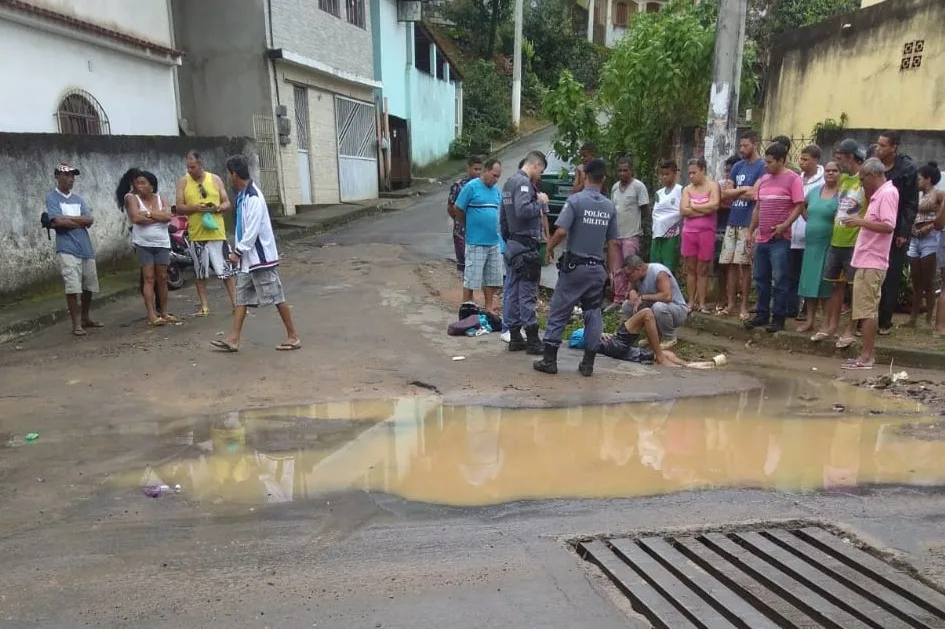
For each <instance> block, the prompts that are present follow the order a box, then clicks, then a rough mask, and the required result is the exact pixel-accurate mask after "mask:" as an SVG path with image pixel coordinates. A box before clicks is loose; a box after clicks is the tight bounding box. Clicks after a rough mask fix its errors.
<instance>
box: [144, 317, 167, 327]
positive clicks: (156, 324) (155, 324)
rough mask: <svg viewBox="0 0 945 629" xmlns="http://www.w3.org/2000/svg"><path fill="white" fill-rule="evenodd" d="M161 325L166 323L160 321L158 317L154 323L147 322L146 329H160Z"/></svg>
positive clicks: (162, 320)
mask: <svg viewBox="0 0 945 629" xmlns="http://www.w3.org/2000/svg"><path fill="white" fill-rule="evenodd" d="M162 325H167V321H165V320H164V319H162V318H161V317H158V318H157V319H155V320H154V321H148V327H149V328H159V327H161V326H162Z"/></svg>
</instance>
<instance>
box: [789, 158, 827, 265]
mask: <svg viewBox="0 0 945 629" xmlns="http://www.w3.org/2000/svg"><path fill="white" fill-rule="evenodd" d="M801 181H803V182H804V198H805V199H806V198H807V193H808V192H810V191H811V190H813V189H814V188H818V187H820V186H822V185H824V167H823V166H819V165H818V166H817V173H816V174H815V175H814V176H813V177H811V178H810V179H808V178H807V176H806V175H804V174H801ZM806 247H807V221H805V220H804V217H803V216H798V217H797V220H796V221H794V224H793V225H791V249H804V248H806Z"/></svg>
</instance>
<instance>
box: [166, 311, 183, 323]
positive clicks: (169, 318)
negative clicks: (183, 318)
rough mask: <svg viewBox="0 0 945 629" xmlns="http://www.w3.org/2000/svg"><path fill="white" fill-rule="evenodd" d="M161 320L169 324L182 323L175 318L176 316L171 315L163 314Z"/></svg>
mask: <svg viewBox="0 0 945 629" xmlns="http://www.w3.org/2000/svg"><path fill="white" fill-rule="evenodd" d="M161 319H163V320H164V321H165V322H167V323H180V319H178V318H177V317H175V316H174V315H172V314H170V313H168V314H162V315H161Z"/></svg>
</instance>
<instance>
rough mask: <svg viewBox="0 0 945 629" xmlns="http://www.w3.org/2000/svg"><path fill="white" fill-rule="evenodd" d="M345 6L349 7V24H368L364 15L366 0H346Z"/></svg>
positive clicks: (363, 26)
mask: <svg viewBox="0 0 945 629" xmlns="http://www.w3.org/2000/svg"><path fill="white" fill-rule="evenodd" d="M345 8H346V9H347V19H348V23H349V24H354V25H355V26H357V27H358V28H365V27H366V26H367V21H366V20H365V16H364V0H345Z"/></svg>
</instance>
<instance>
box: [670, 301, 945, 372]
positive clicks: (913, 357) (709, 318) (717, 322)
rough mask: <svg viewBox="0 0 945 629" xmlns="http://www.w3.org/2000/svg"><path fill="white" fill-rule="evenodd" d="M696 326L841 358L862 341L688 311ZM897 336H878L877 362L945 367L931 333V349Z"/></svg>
mask: <svg viewBox="0 0 945 629" xmlns="http://www.w3.org/2000/svg"><path fill="white" fill-rule="evenodd" d="M686 325H688V326H689V327H692V328H695V329H697V330H702V331H705V332H709V333H711V334H716V335H718V336H723V337H726V338H733V339H740V340H745V341H751V343H752V346H753V347H768V348H773V349H781V350H790V351H793V352H795V353H798V354H813V355H816V356H836V357H837V359H838V360H840V359H844V358H852V357H854V356H856V355H857V352H858V351H859V347H860V343H859V339H857V342H856V343H854V344H853V345H851V346H850V347H848V348H847V349H837V348H836V347H835V346H834V343H835V339H828V340H826V341H823V342H820V343H814V342H812V341H811V340H810V336H811V335H810V333H803V334H802V333H800V332H795V331H793V330H785V331H783V332H778V333H776V334H768V333H767V332H765V331H764V330H763V329H762V330H759V329H754V330H746V329H745V326H744V325H743V324H742V322H741V321H739V320H738V319H733V318H729V317H719V316H714V315H705V314H700V313H698V312H694V313H692V314H690V315H689V321H688V323H687V324H686ZM895 339H896V337H895V333H894V334H893V336H888V337H887V336H879V337H877V339H876V365H877V369H879V367H880V366H881V365H889V364H890V362H891V363H892V364H893V368H894V369H896V368H898V367H915V368H920V369H945V352H943V351H941V349H935V346H937V345H938V342H937V341H936V340H935V339H933V338H932V337H931V335H929V343H928V349H925V348H923V349H918V348H914V347H903V346H901V345H896V344H895V343H894V341H895Z"/></svg>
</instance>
